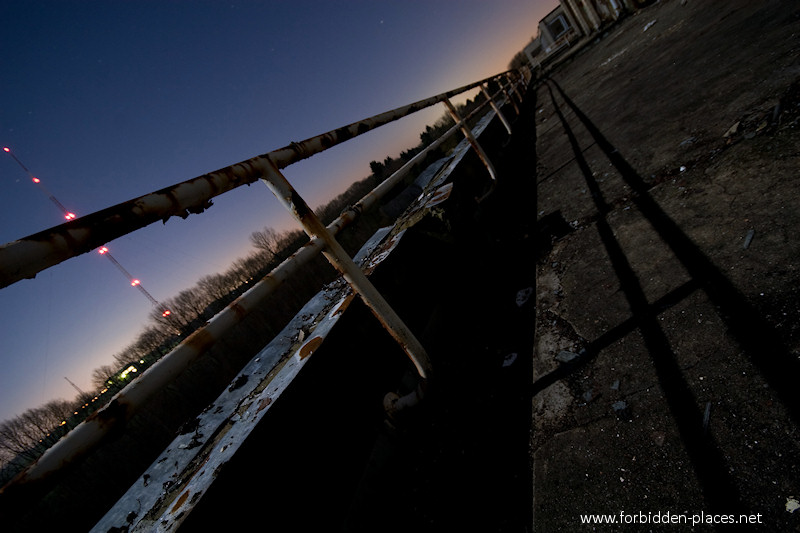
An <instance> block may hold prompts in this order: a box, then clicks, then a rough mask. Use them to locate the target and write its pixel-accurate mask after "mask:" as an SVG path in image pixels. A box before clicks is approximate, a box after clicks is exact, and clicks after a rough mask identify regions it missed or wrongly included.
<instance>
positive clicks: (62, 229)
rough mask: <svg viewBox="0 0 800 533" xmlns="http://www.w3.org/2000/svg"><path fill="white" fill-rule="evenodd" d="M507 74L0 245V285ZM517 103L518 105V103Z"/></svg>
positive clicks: (183, 213)
mask: <svg viewBox="0 0 800 533" xmlns="http://www.w3.org/2000/svg"><path fill="white" fill-rule="evenodd" d="M505 74H506V73H502V74H499V75H497V76H492V77H489V78H485V79H483V80H480V81H477V82H474V83H470V84H469V85H464V86H463V87H459V88H458V89H454V90H452V91H448V92H445V93H441V94H438V95H436V96H432V97H430V98H426V99H423V100H419V101H418V102H415V103H413V104H409V105H406V106H402V107H398V108H396V109H393V110H392V111H387V112H385V113H381V114H378V115H375V116H372V117H370V118H367V119H364V120H360V121H358V122H354V123H352V124H350V125H348V126H344V127H341V128H338V129H336V130H331V131H329V132H327V133H323V134H321V135H317V136H315V137H311V138H309V139H306V140H305V141H301V142H299V143H291V144H289V145H288V146H285V147H284V148H280V149H278V150H274V151H272V152H269V153H267V154H263V155H260V156H256V157H253V158H251V159H248V160H246V161H241V162H239V163H236V164H233V165H230V166H228V167H225V168H222V169H220V170H217V171H215V172H211V173H209V174H205V175H202V176H198V177H196V178H193V179H190V180H187V181H184V182H182V183H179V184H177V185H173V186H171V187H167V188H164V189H161V190H159V191H155V192H152V193H150V194H146V195H144V196H140V197H139V198H135V199H133V200H129V201H127V202H123V203H120V204H117V205H115V206H113V207H109V208H107V209H103V210H101V211H97V212H95V213H91V214H89V215H86V216H83V217H80V218H77V219H75V220H72V221H70V222H67V223H65V224H61V225H59V226H55V227H53V228H50V229H47V230H44V231H41V232H39V233H35V234H33V235H30V236H28V237H24V238H22V239H19V240H17V241H13V242H10V243H7V244H5V245H3V246H0V288H3V287H6V286H8V285H10V284H12V283H15V282H17V281H19V280H21V279H26V278H32V277H34V276H35V275H36V274H37V273H39V272H41V271H42V270H44V269H46V268H49V267H51V266H54V265H57V264H58V263H61V262H62V261H65V260H67V259H69V258H71V257H75V256H77V255H81V254H84V253H87V252H90V251H92V250H94V249H95V248H98V247H100V246H102V245H104V244H106V243H108V242H110V241H112V240H114V239H116V238H119V237H122V236H123V235H127V234H128V233H131V232H133V231H136V230H138V229H141V228H143V227H145V226H148V225H150V224H152V223H154V222H158V221H163V222H166V221H167V220H168V219H169V218H171V217H173V216H179V217H181V218H186V217H188V216H189V214H192V213H195V214H196V213H201V212H203V211H204V210H206V209H208V208H209V207H211V205H212V202H211V200H212V198H214V197H215V196H219V195H220V194H222V193H225V192H228V191H230V190H233V189H235V188H237V187H241V186H242V185H248V184H250V183H253V182H255V181H257V180H258V179H260V178H261V177H262V176H264V173H265V172H266V171H267V170H268V168H269V167H270V165H272V164H274V165H275V166H276V167H277V168H278V169H282V168H285V167H287V166H289V165H291V164H292V163H296V162H298V161H301V160H303V159H306V158H308V157H311V156H312V155H314V154H317V153H319V152H322V151H324V150H327V149H328V148H331V147H332V146H335V145H337V144H340V143H342V142H344V141H347V140H349V139H352V138H353V137H356V136H358V135H362V134H364V133H366V132H368V131H370V130H372V129H375V128H377V127H380V126H383V125H386V124H388V123H390V122H393V121H395V120H398V119H400V118H403V117H405V116H407V115H410V114H411V113H414V112H416V111H419V110H421V109H424V108H426V107H430V106H432V105H434V104H437V103H439V102H442V101H444V100H446V99H448V98H451V97H452V96H455V95H458V94H461V93H464V92H466V91H468V90H470V89H473V88H475V87H478V86H480V85H481V84H482V83H485V82H488V81H491V80H495V79H497V78H499V77H502V76H504V75H505ZM515 105H516V104H515Z"/></svg>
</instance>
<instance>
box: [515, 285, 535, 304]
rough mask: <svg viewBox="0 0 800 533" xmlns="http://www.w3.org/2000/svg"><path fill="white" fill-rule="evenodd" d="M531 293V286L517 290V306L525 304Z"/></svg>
mask: <svg viewBox="0 0 800 533" xmlns="http://www.w3.org/2000/svg"><path fill="white" fill-rule="evenodd" d="M532 294H533V287H528V288H527V289H522V290H520V291H518V292H517V298H516V302H517V307H522V306H523V305H525V304H526V303H527V302H528V300H529V299H530V297H531V295H532Z"/></svg>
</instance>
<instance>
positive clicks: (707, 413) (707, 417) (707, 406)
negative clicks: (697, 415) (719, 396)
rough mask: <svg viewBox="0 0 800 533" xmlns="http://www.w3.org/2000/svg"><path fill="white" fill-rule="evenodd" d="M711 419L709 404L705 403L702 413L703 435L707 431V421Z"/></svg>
mask: <svg viewBox="0 0 800 533" xmlns="http://www.w3.org/2000/svg"><path fill="white" fill-rule="evenodd" d="M710 418H711V402H708V403H706V410H705V412H704V413H703V433H706V432H707V431H708V421H709V419H710Z"/></svg>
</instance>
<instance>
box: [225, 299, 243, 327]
mask: <svg viewBox="0 0 800 533" xmlns="http://www.w3.org/2000/svg"><path fill="white" fill-rule="evenodd" d="M228 307H230V309H231V311H232V312H233V314H234V315H236V320H237V322H238V321H240V320H242V319H244V317H246V316H247V315H248V311H247V308H246V307H244V306H243V305H242V304H240V303H239V298H237V299H236V300H234V301H233V302H232V303H231V304H230V305H229V306H228Z"/></svg>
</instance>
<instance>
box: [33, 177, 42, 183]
mask: <svg viewBox="0 0 800 533" xmlns="http://www.w3.org/2000/svg"><path fill="white" fill-rule="evenodd" d="M31 179H32V180H33V182H34V183H39V182H40V181H42V180H40V179H39V178H37V177H36V176H34V177H32V178H31Z"/></svg>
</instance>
